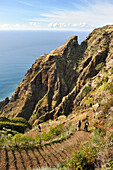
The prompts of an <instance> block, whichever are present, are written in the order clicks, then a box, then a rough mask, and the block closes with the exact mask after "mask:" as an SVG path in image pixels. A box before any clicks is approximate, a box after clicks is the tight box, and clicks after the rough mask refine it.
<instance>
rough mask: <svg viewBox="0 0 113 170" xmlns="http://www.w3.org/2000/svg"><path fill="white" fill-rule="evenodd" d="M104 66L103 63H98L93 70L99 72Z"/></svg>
mask: <svg viewBox="0 0 113 170" xmlns="http://www.w3.org/2000/svg"><path fill="white" fill-rule="evenodd" d="M104 66H105V63H103V62H102V63H99V64H98V65H97V66H96V67H95V69H96V70H97V71H99V70H101V69H102V68H103V67H104Z"/></svg>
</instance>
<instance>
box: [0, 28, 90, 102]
mask: <svg viewBox="0 0 113 170" xmlns="http://www.w3.org/2000/svg"><path fill="white" fill-rule="evenodd" d="M88 34H89V32H76V31H0V101H2V100H4V99H5V97H9V98H10V97H11V96H12V94H13V93H14V91H15V89H16V87H17V86H18V84H19V83H20V82H21V81H22V80H23V78H24V76H25V74H26V72H27V70H28V69H29V68H30V67H31V66H32V64H33V63H34V62H35V60H36V59H37V58H38V57H39V56H40V55H42V54H48V53H50V52H51V51H52V50H53V49H55V48H58V47H59V46H61V45H63V44H64V43H65V42H66V40H68V39H69V38H70V37H71V36H73V35H77V36H78V42H79V44H80V43H81V42H82V41H83V40H84V39H85V38H86V37H87V35H88Z"/></svg>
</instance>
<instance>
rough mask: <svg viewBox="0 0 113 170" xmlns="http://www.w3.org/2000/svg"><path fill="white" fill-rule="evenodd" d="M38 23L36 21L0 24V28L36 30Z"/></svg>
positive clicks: (38, 27) (38, 26)
mask: <svg viewBox="0 0 113 170" xmlns="http://www.w3.org/2000/svg"><path fill="white" fill-rule="evenodd" d="M37 29H40V24H39V23H37V22H29V23H27V24H18V23H16V24H0V30H37Z"/></svg>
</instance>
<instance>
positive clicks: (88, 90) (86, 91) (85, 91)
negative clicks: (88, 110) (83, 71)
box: [83, 84, 91, 95]
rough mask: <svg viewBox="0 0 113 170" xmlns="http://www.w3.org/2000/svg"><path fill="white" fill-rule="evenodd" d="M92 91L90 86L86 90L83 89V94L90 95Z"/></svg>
mask: <svg viewBox="0 0 113 170" xmlns="http://www.w3.org/2000/svg"><path fill="white" fill-rule="evenodd" d="M90 91H91V85H90V84H89V85H88V86H85V88H84V89H83V94H84V95H87V93H89V92H90Z"/></svg>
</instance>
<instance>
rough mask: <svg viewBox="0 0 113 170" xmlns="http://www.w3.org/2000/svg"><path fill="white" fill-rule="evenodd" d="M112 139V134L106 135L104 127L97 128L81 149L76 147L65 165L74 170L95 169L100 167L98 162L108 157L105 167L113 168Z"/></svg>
mask: <svg viewBox="0 0 113 170" xmlns="http://www.w3.org/2000/svg"><path fill="white" fill-rule="evenodd" d="M105 136H106V138H105ZM112 140H113V135H112V134H111V135H109V134H108V135H106V132H105V130H104V129H102V128H101V127H99V128H97V129H96V130H94V135H93V136H92V138H91V141H90V142H87V143H84V144H83V145H82V146H80V148H79V151H78V150H76V149H75V150H74V153H73V155H72V157H71V158H70V159H69V158H68V159H67V162H66V164H65V165H64V166H65V167H66V168H68V169H73V170H76V169H78V170H89V169H95V167H96V168H97V169H98V168H99V167H98V166H99V164H98V163H99V162H101V161H102V160H103V159H106V163H105V164H104V169H113V160H112V156H113V153H112V145H113V141H112ZM106 151H107V152H106Z"/></svg>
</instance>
